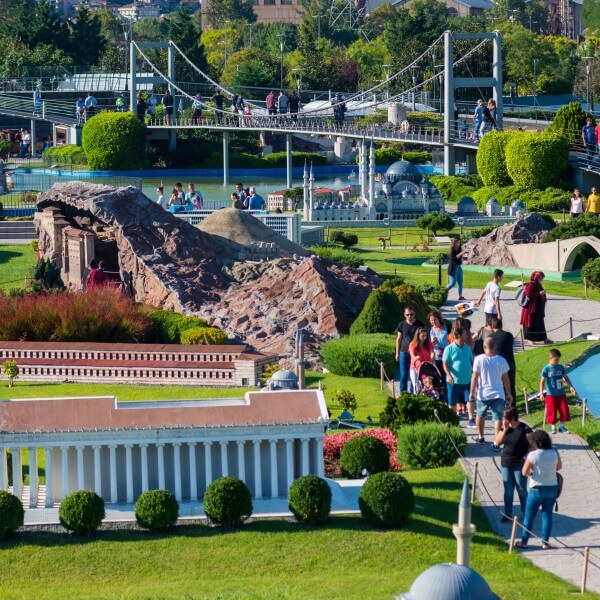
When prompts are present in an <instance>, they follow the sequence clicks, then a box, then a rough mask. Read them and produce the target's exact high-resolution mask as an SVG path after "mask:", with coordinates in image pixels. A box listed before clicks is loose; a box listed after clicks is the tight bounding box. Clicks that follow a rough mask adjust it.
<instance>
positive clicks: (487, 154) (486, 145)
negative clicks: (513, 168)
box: [477, 131, 518, 186]
mask: <svg viewBox="0 0 600 600" xmlns="http://www.w3.org/2000/svg"><path fill="white" fill-rule="evenodd" d="M513 135H515V132H512V131H490V132H489V133H487V134H486V135H484V136H483V137H482V138H481V139H480V140H479V147H478V148H477V171H478V172H479V174H480V175H481V179H482V180H483V183H484V184H485V185H488V186H489V185H499V186H504V185H510V184H511V183H512V181H511V179H510V176H509V174H508V171H507V170H506V145H507V144H508V142H509V140H510V139H511V137H512V136H513ZM516 135H518V134H516Z"/></svg>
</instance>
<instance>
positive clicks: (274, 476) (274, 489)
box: [269, 440, 279, 498]
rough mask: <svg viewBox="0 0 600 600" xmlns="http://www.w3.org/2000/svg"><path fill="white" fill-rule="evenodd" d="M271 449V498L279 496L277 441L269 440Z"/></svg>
mask: <svg viewBox="0 0 600 600" xmlns="http://www.w3.org/2000/svg"><path fill="white" fill-rule="evenodd" d="M269 445H270V447H271V448H270V449H271V498H277V497H278V496H279V480H278V473H277V440H269Z"/></svg>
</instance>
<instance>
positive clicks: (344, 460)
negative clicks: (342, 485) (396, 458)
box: [340, 435, 390, 479]
mask: <svg viewBox="0 0 600 600" xmlns="http://www.w3.org/2000/svg"><path fill="white" fill-rule="evenodd" d="M340 470H341V473H342V476H343V477H349V478H350V479H360V478H361V477H364V476H365V474H364V473H363V471H364V470H366V474H367V475H373V474H375V473H381V472H383V471H389V470H390V456H389V453H388V449H387V447H386V445H385V444H384V443H383V442H382V441H381V440H379V439H377V438H376V437H373V436H372V435H359V436H357V437H355V438H352V439H351V440H350V441H349V442H347V443H346V445H345V446H344V447H343V448H342V453H341V455H340Z"/></svg>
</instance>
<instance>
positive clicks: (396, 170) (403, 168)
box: [385, 160, 421, 177]
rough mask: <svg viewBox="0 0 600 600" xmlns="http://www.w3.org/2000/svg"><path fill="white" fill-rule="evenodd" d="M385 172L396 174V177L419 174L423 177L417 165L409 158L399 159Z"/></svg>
mask: <svg viewBox="0 0 600 600" xmlns="http://www.w3.org/2000/svg"><path fill="white" fill-rule="evenodd" d="M385 174H386V175H394V176H396V177H405V176H407V175H410V176H415V175H417V176H419V177H421V172H420V171H419V169H418V168H417V166H416V165H414V164H413V163H411V162H409V161H407V160H399V161H397V162H395V163H393V164H391V165H390V166H389V168H388V170H387V171H386V172H385Z"/></svg>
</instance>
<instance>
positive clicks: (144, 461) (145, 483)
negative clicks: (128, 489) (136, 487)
mask: <svg viewBox="0 0 600 600" xmlns="http://www.w3.org/2000/svg"><path fill="white" fill-rule="evenodd" d="M140 454H141V458H142V494H143V493H144V492H147V491H148V490H149V489H150V486H149V485H148V444H140Z"/></svg>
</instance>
